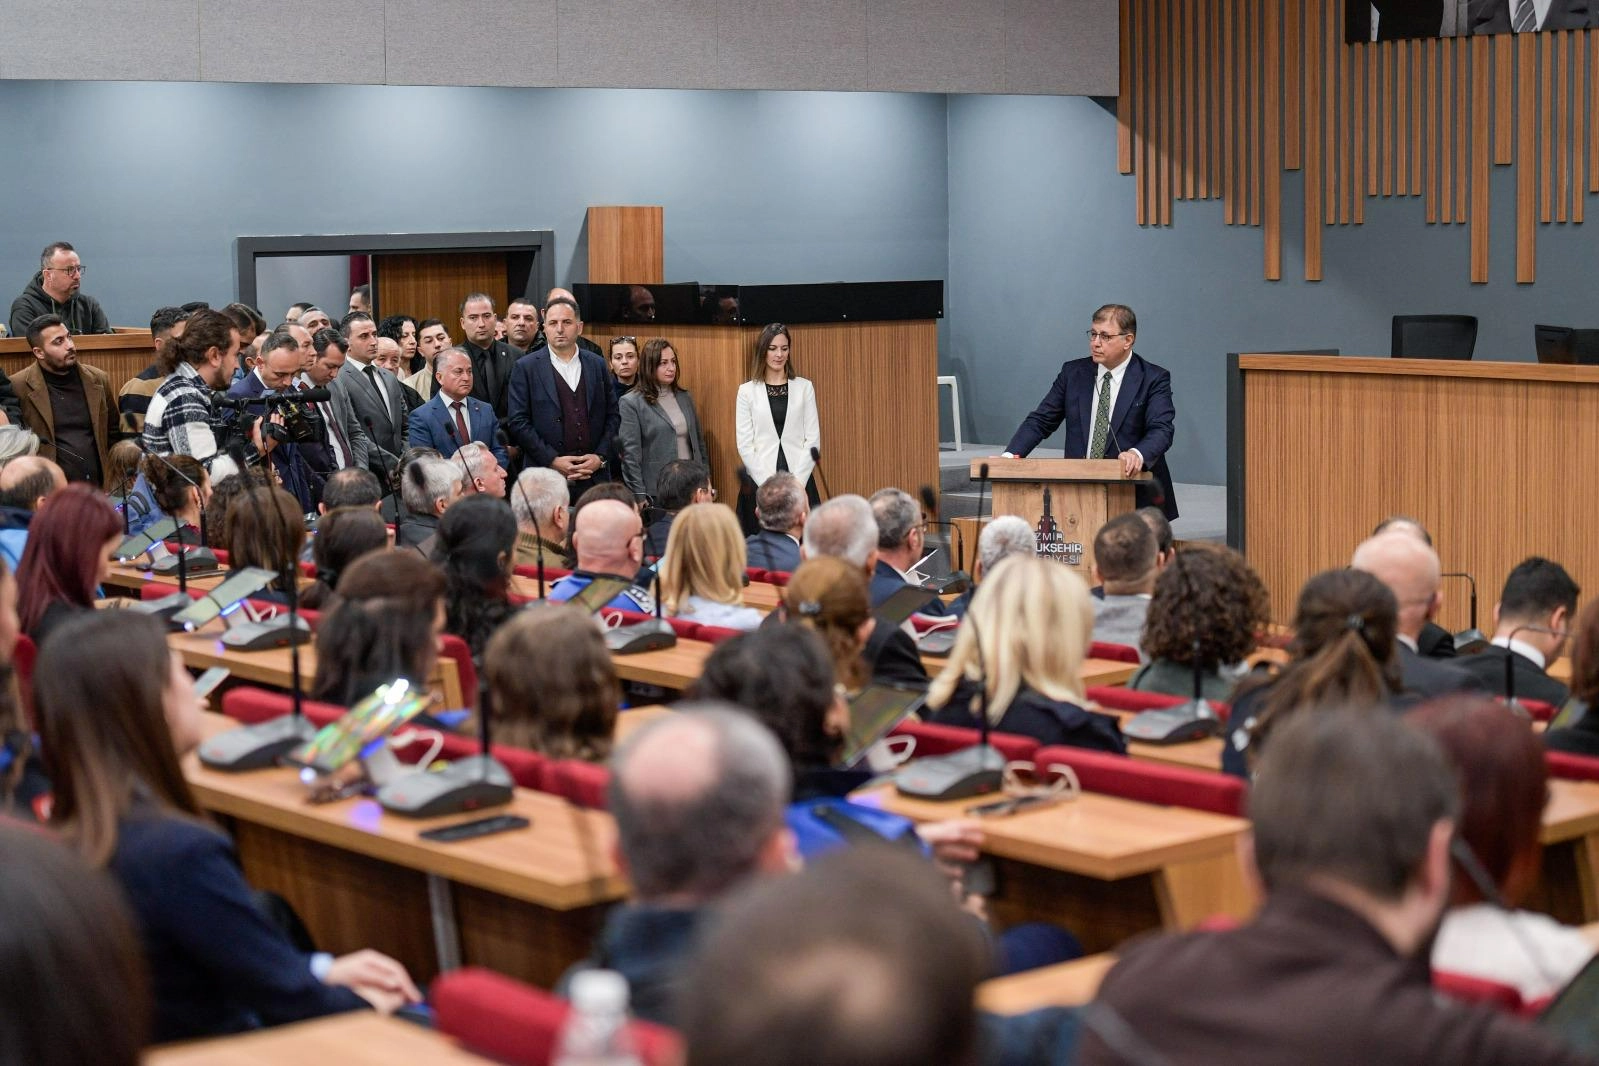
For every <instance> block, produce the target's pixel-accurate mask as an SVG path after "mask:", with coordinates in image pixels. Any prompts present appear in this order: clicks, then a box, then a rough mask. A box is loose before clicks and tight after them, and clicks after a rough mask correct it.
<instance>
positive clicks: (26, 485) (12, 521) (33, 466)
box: [0, 455, 67, 570]
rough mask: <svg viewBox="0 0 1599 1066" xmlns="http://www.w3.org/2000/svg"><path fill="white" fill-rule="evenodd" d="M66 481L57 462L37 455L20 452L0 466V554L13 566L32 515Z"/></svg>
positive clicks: (13, 567)
mask: <svg viewBox="0 0 1599 1066" xmlns="http://www.w3.org/2000/svg"><path fill="white" fill-rule="evenodd" d="M66 483H67V478H66V475H65V474H63V473H62V472H61V468H60V467H59V466H57V465H56V464H54V463H52V462H51V461H50V460H48V459H43V458H40V457H39V456H37V455H20V456H18V457H17V458H15V459H12V460H11V461H9V462H7V463H6V464H5V465H4V466H0V558H3V559H4V560H5V562H6V565H7V566H9V567H11V568H12V569H13V570H15V569H16V568H17V567H18V566H20V565H21V563H22V552H23V549H24V547H25V546H26V545H27V543H28V529H29V527H30V526H31V525H32V524H33V521H34V516H35V515H36V514H37V512H38V510H39V508H40V507H41V506H42V505H43V504H44V501H45V498H46V497H47V496H49V495H50V494H51V493H53V492H55V491H56V490H57V489H59V488H61V487H62V486H63V485H65V484H66Z"/></svg>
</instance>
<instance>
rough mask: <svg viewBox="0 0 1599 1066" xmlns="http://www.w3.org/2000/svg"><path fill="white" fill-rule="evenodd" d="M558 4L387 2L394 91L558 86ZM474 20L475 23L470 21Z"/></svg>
mask: <svg viewBox="0 0 1599 1066" xmlns="http://www.w3.org/2000/svg"><path fill="white" fill-rule="evenodd" d="M556 8H557V5H556V0H476V2H475V3H474V4H473V5H472V9H471V12H470V13H468V12H465V11H457V10H455V6H454V5H451V4H441V3H437V2H435V0H388V12H387V15H386V18H385V37H386V48H387V63H386V66H385V70H386V72H387V74H388V81H389V84H390V85H555V84H556V66H555V64H556V58H555V57H556V32H557V31H556ZM468 18H470V20H471V21H469V22H468V21H465V20H466V19H468Z"/></svg>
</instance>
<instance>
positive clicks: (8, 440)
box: [0, 426, 144, 463]
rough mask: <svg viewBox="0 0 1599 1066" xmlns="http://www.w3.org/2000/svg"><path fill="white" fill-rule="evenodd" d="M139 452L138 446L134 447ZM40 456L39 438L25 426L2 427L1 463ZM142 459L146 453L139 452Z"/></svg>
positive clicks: (0, 429)
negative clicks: (28, 456)
mask: <svg viewBox="0 0 1599 1066" xmlns="http://www.w3.org/2000/svg"><path fill="white" fill-rule="evenodd" d="M134 449H135V450H136V451H137V450H138V445H137V444H135V445H134ZM38 454H39V437H38V435H37V434H35V433H34V432H33V430H31V429H27V428H25V427H23V426H0V463H9V462H10V461H11V460H13V459H16V458H18V457H19V456H23V455H38ZM139 456H140V458H143V456H144V453H143V452H139Z"/></svg>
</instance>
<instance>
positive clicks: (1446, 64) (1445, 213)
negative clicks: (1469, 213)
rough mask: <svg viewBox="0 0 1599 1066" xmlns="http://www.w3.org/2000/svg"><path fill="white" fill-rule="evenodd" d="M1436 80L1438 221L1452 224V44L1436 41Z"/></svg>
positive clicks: (1451, 42)
mask: <svg viewBox="0 0 1599 1066" xmlns="http://www.w3.org/2000/svg"><path fill="white" fill-rule="evenodd" d="M1438 46H1439V52H1440V57H1439V60H1440V61H1439V78H1440V80H1441V81H1442V82H1443V86H1442V88H1441V89H1440V90H1439V92H1440V95H1441V96H1442V100H1441V103H1442V105H1443V106H1442V108H1441V113H1440V115H1439V117H1438V121H1439V146H1438V155H1439V162H1440V163H1441V164H1442V165H1441V166H1440V167H1439V169H1438V221H1439V222H1443V223H1446V224H1447V223H1450V222H1453V221H1454V220H1455V212H1454V202H1455V182H1454V166H1453V165H1454V158H1455V110H1454V108H1455V104H1454V100H1455V94H1454V91H1453V90H1454V85H1455V42H1454V41H1439V42H1438Z"/></svg>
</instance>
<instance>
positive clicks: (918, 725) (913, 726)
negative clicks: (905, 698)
mask: <svg viewBox="0 0 1599 1066" xmlns="http://www.w3.org/2000/svg"><path fill="white" fill-rule="evenodd" d="M891 732H892V733H893V734H894V735H895V736H901V737H915V738H916V750H915V752H914V753H913V755H914V756H917V757H920V756H923V755H948V754H949V753H950V752H955V751H961V750H962V749H964V748H970V747H974V746H976V744H977V743H978V742H979V741H980V740H981V739H982V734H981V733H979V732H978V731H977V730H975V729H967V728H965V727H964V726H957V725H934V724H933V723H931V722H913V721H909V720H906V721H904V722H901V723H900V724H899V725H897V726H895V727H894V728H893V730H892V731H891ZM988 742H989V743H990V744H992V745H994V747H996V748H998V749H999V752H1000V754H1002V755H1004V756H1005V758H1006V759H1011V760H1019V761H1021V762H1026V761H1028V760H1029V759H1031V758H1033V753H1034V752H1036V751H1038V741H1036V740H1034V739H1033V738H1032V737H1022V736H1017V735H1016V734H1014V733H995V732H990V733H989V734H988Z"/></svg>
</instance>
